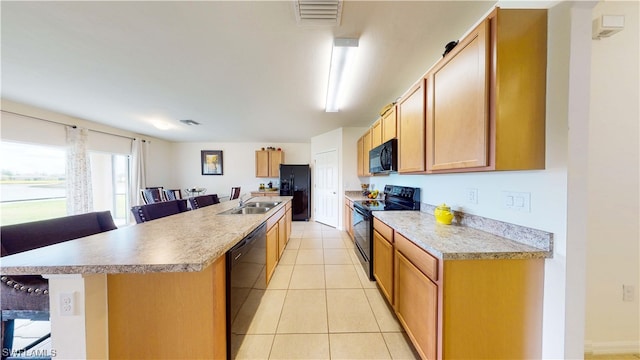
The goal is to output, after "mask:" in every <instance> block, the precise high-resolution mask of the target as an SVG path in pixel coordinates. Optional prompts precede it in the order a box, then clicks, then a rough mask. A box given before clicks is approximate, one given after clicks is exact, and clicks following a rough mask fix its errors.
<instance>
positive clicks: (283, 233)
mask: <svg viewBox="0 0 640 360" xmlns="http://www.w3.org/2000/svg"><path fill="white" fill-rule="evenodd" d="M286 246H287V220H286V217H284V216H283V217H281V218H280V220H279V221H278V259H280V258H281V257H282V253H283V252H284V248H285V247H286Z"/></svg>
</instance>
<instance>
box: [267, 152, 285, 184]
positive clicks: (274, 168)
mask: <svg viewBox="0 0 640 360" xmlns="http://www.w3.org/2000/svg"><path fill="white" fill-rule="evenodd" d="M283 162H284V152H282V151H271V152H270V153H269V177H274V178H277V177H280V164H282V163H283Z"/></svg>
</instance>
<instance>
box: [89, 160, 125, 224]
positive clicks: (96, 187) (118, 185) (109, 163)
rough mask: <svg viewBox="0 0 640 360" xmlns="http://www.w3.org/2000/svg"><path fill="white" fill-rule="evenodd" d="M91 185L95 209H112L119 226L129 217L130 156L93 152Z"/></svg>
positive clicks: (112, 214)
mask: <svg viewBox="0 0 640 360" xmlns="http://www.w3.org/2000/svg"><path fill="white" fill-rule="evenodd" d="M90 156H91V186H92V188H93V208H94V210H95V211H104V210H109V211H111V216H113V221H114V222H115V223H116V225H117V226H121V225H126V224H127V223H128V219H129V208H130V206H129V196H128V194H129V156H128V155H119V154H111V153H103V152H91V153H90Z"/></svg>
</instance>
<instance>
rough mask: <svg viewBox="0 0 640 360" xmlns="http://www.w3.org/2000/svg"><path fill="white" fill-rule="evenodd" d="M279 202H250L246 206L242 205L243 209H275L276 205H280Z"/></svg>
mask: <svg viewBox="0 0 640 360" xmlns="http://www.w3.org/2000/svg"><path fill="white" fill-rule="evenodd" d="M280 203H281V201H252V202H248V203H246V204H244V206H245V207H252V208H263V207H266V208H273V207H276V206H277V205H278V204H280Z"/></svg>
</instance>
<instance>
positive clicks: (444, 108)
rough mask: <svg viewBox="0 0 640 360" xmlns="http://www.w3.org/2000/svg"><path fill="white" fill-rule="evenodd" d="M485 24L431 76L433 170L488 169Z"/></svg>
mask: <svg viewBox="0 0 640 360" xmlns="http://www.w3.org/2000/svg"><path fill="white" fill-rule="evenodd" d="M487 31H488V21H485V22H483V23H482V24H480V25H479V26H478V27H477V28H476V29H475V30H474V31H473V32H471V33H470V34H469V35H468V36H467V37H466V38H464V39H463V40H462V41H461V42H460V44H458V46H456V47H455V49H454V50H453V51H452V52H451V53H450V54H448V55H447V56H448V58H447V57H445V59H443V60H442V61H441V63H440V64H438V65H436V67H434V69H433V71H432V72H431V73H430V75H429V77H428V80H427V81H428V83H429V84H428V86H429V89H431V91H428V103H427V104H428V105H427V108H428V114H427V134H428V136H429V140H430V141H429V148H428V150H427V154H428V167H429V170H450V169H463V168H472V167H482V166H487V165H488V158H489V143H488V138H489V110H488V109H489V106H488V104H489V99H488V91H487V89H488V85H489V84H488V79H489V69H488V66H489V63H490V62H489V59H488V56H489V51H488V50H489V46H488V41H489V36H487Z"/></svg>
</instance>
